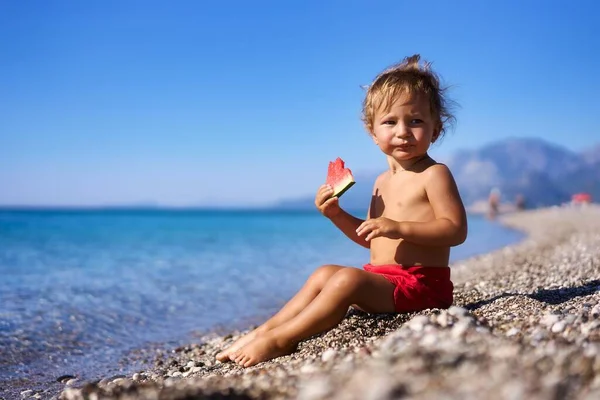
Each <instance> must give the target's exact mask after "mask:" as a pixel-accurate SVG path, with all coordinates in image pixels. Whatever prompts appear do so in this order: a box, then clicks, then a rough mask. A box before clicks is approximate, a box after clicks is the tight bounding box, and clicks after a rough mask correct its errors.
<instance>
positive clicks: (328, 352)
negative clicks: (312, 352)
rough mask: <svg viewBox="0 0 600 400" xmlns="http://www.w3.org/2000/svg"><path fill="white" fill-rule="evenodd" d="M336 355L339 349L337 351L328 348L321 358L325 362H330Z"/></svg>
mask: <svg viewBox="0 0 600 400" xmlns="http://www.w3.org/2000/svg"><path fill="white" fill-rule="evenodd" d="M336 355H337V351H335V350H334V349H327V350H325V351H324V352H323V354H322V355H321V360H322V361H323V362H328V361H329V360H332V359H334V358H335V356H336Z"/></svg>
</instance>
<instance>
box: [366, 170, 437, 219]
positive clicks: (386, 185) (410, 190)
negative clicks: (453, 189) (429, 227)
mask: <svg viewBox="0 0 600 400" xmlns="http://www.w3.org/2000/svg"><path fill="white" fill-rule="evenodd" d="M432 213H433V211H432V209H431V206H430V205H429V202H428V200H427V192H426V191H425V185H424V183H423V182H422V180H421V179H418V175H416V174H410V173H406V174H405V176H393V177H390V178H387V179H384V180H383V181H382V182H381V184H380V185H379V186H378V187H377V188H376V190H375V196H374V198H373V205H372V207H371V216H372V217H373V218H377V217H382V216H383V217H387V218H391V219H395V220H402V221H421V220H428V219H430V217H431V215H432Z"/></svg>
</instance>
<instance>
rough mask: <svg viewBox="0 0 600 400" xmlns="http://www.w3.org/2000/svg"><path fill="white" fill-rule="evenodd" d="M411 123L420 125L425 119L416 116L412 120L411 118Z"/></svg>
mask: <svg viewBox="0 0 600 400" xmlns="http://www.w3.org/2000/svg"><path fill="white" fill-rule="evenodd" d="M410 123H411V124H412V125H418V124H422V123H423V120H422V119H419V118H414V119H411V120H410Z"/></svg>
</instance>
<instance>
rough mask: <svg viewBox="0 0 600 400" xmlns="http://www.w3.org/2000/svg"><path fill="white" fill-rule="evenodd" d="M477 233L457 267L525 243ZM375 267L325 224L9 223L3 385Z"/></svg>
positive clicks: (185, 216) (162, 219)
mask: <svg viewBox="0 0 600 400" xmlns="http://www.w3.org/2000/svg"><path fill="white" fill-rule="evenodd" d="M356 215H360V214H356ZM469 222H470V234H469V238H468V240H467V241H466V242H465V243H464V244H463V245H461V246H459V247H457V248H454V249H453V252H452V260H453V261H456V260H459V259H463V258H467V257H469V256H472V255H475V254H478V253H484V252H488V251H490V250H493V249H496V248H499V247H502V246H504V245H506V244H509V243H513V242H515V241H517V240H519V239H520V238H521V237H522V236H521V234H520V233H517V232H514V231H511V230H507V229H504V228H502V227H500V226H498V225H497V224H494V223H491V222H489V221H487V220H485V219H482V218H477V217H470V221H469ZM366 262H368V250H366V249H364V248H362V247H360V246H358V245H356V244H354V243H352V242H351V241H350V240H348V239H347V238H345V236H344V235H343V234H342V233H341V232H339V231H338V230H337V229H336V228H335V227H334V226H333V225H332V224H331V223H330V222H329V221H327V220H326V219H325V218H323V217H322V216H320V215H319V214H318V213H316V212H266V211H265V212H262V211H261V212H257V211H253V212H249V211H190V210H186V211H157V210H153V211H142V210H137V211H132V210H121V211H119V210H112V211H75V210H64V211H31V210H30V211H8V210H4V211H0V277H1V278H0V349H2V351H1V352H0V381H1V380H6V379H14V378H18V377H23V376H30V377H31V376H38V377H39V379H43V378H49V377H56V376H59V375H61V374H64V373H71V374H72V373H74V372H84V375H85V373H86V371H87V372H88V376H89V375H93V374H94V373H98V374H101V373H102V365H106V366H108V365H111V364H114V363H115V361H116V360H117V359H118V358H119V357H120V356H121V355H122V354H123V352H125V351H127V350H130V349H133V348H136V347H141V346H144V344H145V343H148V342H177V341H183V340H186V339H187V340H189V338H190V336H189V335H190V334H191V332H193V331H195V330H200V331H202V330H210V329H213V328H214V327H216V326H223V327H232V326H235V325H236V324H237V323H239V322H240V321H244V320H248V319H250V318H253V317H263V316H266V315H268V314H271V313H273V312H274V311H276V309H277V308H278V307H280V306H281V305H282V304H283V302H284V301H285V300H286V299H288V298H289V297H290V296H291V295H293V293H294V292H295V291H297V290H298V289H299V288H300V286H301V285H302V283H303V282H304V281H305V280H306V278H307V277H308V276H309V275H310V273H311V272H312V271H313V270H314V269H315V268H316V267H317V266H319V265H321V264H327V263H336V264H342V265H352V266H356V267H360V266H362V265H363V264H365V263H366Z"/></svg>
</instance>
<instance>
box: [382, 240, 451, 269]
mask: <svg viewBox="0 0 600 400" xmlns="http://www.w3.org/2000/svg"><path fill="white" fill-rule="evenodd" d="M449 260H450V248H436V247H430V246H419V245H416V244H414V243H409V242H406V241H404V240H402V239H388V238H385V237H378V238H375V239H373V240H371V260H370V263H371V264H372V265H388V264H402V265H406V266H411V265H423V266H425V267H447V266H448V263H449Z"/></svg>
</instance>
